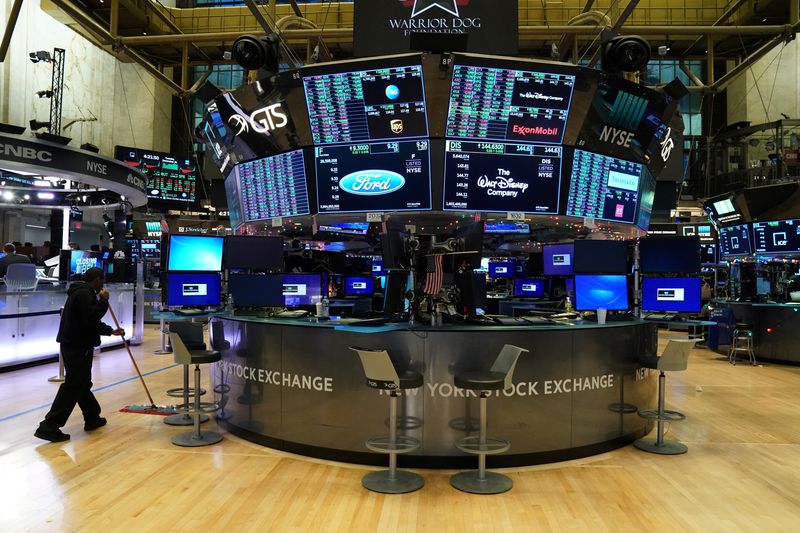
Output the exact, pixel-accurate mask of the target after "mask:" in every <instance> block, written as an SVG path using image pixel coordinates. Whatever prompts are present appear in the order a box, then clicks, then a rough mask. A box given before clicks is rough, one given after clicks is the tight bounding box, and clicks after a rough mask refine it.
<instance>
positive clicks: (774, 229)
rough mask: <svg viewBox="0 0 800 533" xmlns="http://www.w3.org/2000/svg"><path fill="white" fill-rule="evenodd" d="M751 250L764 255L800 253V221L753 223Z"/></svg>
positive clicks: (791, 219)
mask: <svg viewBox="0 0 800 533" xmlns="http://www.w3.org/2000/svg"><path fill="white" fill-rule="evenodd" d="M753 250H754V251H755V252H756V253H764V254H797V253H800V219H797V218H790V219H786V220H773V221H771V222H753Z"/></svg>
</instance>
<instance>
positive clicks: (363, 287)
mask: <svg viewBox="0 0 800 533" xmlns="http://www.w3.org/2000/svg"><path fill="white" fill-rule="evenodd" d="M374 292H375V285H374V280H373V278H371V277H352V278H345V279H344V294H345V295H346V296H364V295H369V296H371V295H372V293H374Z"/></svg>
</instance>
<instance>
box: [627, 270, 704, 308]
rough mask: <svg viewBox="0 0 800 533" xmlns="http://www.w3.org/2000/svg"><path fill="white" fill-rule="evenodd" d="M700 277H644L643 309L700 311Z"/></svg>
mask: <svg viewBox="0 0 800 533" xmlns="http://www.w3.org/2000/svg"><path fill="white" fill-rule="evenodd" d="M700 285H701V282H700V278H644V279H643V280H642V311H653V312H662V313H699V312H700V308H701V303H700Z"/></svg>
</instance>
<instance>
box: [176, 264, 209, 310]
mask: <svg viewBox="0 0 800 533" xmlns="http://www.w3.org/2000/svg"><path fill="white" fill-rule="evenodd" d="M220 285H221V277H220V274H219V273H217V272H169V273H167V305H168V306H170V307H185V306H190V307H207V306H216V305H219V304H220Z"/></svg>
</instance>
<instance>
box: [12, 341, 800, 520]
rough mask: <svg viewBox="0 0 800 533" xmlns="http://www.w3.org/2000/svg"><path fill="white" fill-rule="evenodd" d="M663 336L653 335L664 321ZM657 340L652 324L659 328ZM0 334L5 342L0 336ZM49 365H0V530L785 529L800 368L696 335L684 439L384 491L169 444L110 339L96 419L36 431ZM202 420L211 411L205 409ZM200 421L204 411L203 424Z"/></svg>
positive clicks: (281, 463) (239, 455) (341, 468)
mask: <svg viewBox="0 0 800 533" xmlns="http://www.w3.org/2000/svg"><path fill="white" fill-rule="evenodd" d="M662 337H663V335H662ZM663 340H664V339H663V338H662V341H663ZM156 343H157V336H156V332H155V330H154V329H153V328H152V327H149V328H148V331H147V333H146V336H145V343H144V344H143V345H142V346H140V347H135V348H134V354H135V355H136V357H137V359H138V361H139V365H140V367H141V368H142V371H143V372H154V371H155V373H153V374H151V375H149V376H147V378H146V379H147V381H148V384H149V385H150V388H151V390H152V391H153V393H154V396H155V399H156V401H157V402H164V403H166V402H167V400H168V398H167V397H166V396H165V395H164V393H163V391H164V390H165V389H167V388H169V387H174V386H177V385H179V384H180V382H181V373H180V369H179V368H178V367H174V366H173V363H172V360H171V356H169V355H158V356H157V355H153V354H152V351H153V350H154V349H155V348H156ZM0 349H2V348H0ZM55 373H56V366H55V365H54V364H53V365H46V366H39V367H35V368H31V369H25V370H20V371H16V372H12V373H4V374H0V531H2V532H4V533H7V532H16V531H37V532H38V531H78V530H82V531H103V532H107V531H159V532H161V531H222V530H230V531H237V532H238V531H280V532H284V531H287V532H291V531H297V532H310V531H347V532H352V531H377V532H392V531H426V532H427V531H432V532H436V533H439V532H444V531H453V532H462V531H549V530H568V531H593V532H596V531H634V530H635V531H643V530H650V531H652V530H657V531H678V530H689V531H798V530H800V368H795V367H787V366H779V365H764V366H760V367H751V366H747V365H744V364H740V365H737V366H735V367H734V366H731V365H729V364H728V363H726V362H723V361H719V360H717V355H716V354H713V353H711V352H709V351H706V350H695V351H694V353H693V355H692V358H691V360H690V364H689V370H688V371H687V372H684V373H675V374H671V375H670V376H669V377H668V379H667V384H668V390H667V402H668V405H671V406H672V407H674V408H676V409H678V410H680V411H683V412H685V413H686V414H687V415H688V419H687V420H686V421H685V422H682V423H675V424H672V427H671V428H670V430H671V431H670V434H671V436H672V437H673V438H677V439H680V440H681V441H683V442H685V443H686V444H688V445H689V453H688V454H686V455H682V456H675V457H663V456H655V455H650V454H646V453H643V452H640V451H638V450H636V449H635V448H633V447H632V446H627V447H625V448H623V449H620V450H616V451H614V452H611V453H606V454H602V455H598V456H595V457H591V458H587V459H581V460H576V461H570V462H565V463H557V464H550V465H543V466H536V467H527V468H514V469H506V470H504V472H506V473H507V474H508V475H510V476H511V477H512V478H513V480H514V488H513V490H512V491H511V492H509V493H506V494H503V495H499V496H483V497H481V496H474V495H468V494H463V493H461V492H458V491H456V490H454V489H452V488H451V487H450V486H449V484H448V476H449V474H450V473H451V471H438V470H424V471H420V472H421V473H422V474H423V476H424V477H425V479H426V485H425V487H424V488H423V489H422V490H421V491H418V492H416V493H412V494H407V495H400V496H383V495H377V494H374V493H370V492H368V491H367V490H365V489H363V488H362V487H361V484H360V478H361V476H362V475H363V474H364V473H365V472H367V471H368V470H369V468H367V467H361V466H354V465H347V464H340V463H332V462H327V461H319V460H313V459H307V458H304V457H300V456H295V455H290V454H286V453H281V452H276V451H273V450H270V449H267V448H263V447H260V446H257V445H254V444H251V443H248V442H246V441H243V440H241V439H239V438H237V437H234V436H232V435H226V438H225V440H224V441H223V442H222V443H220V444H218V445H216V446H211V447H206V448H198V449H188V448H178V447H175V446H173V445H172V444H170V440H169V439H170V437H171V436H172V435H173V434H175V433H177V432H181V431H184V429H182V428H173V427H168V426H166V425H164V424H163V422H162V418H161V417H159V416H148V415H141V414H126V413H119V412H118V410H119V409H120V408H121V407H124V406H125V405H129V404H141V403H146V401H145V400H146V397H145V395H144V393H143V392H142V389H141V385H140V384H139V383H138V382H137V381H135V380H131V381H127V382H124V380H128V379H129V378H131V377H132V376H134V375H135V374H134V372H133V369H132V366H131V364H130V362H129V360H128V356H127V354H126V353H125V352H124V351H123V350H114V351H111V352H105V353H103V354H101V355H99V356H97V357H96V358H95V370H94V383H95V387H96V388H99V387H107V388H105V389H103V390H100V391H99V392H97V398H98V399H99V401H100V404H101V405H102V406H103V408H104V414H105V416H106V417H107V418H108V422H109V424H108V426H107V427H104V428H102V429H100V430H98V431H96V432H94V433H91V434H87V433H84V431H83V428H82V420H81V417H80V414H79V412H77V411H76V413H75V414H73V416H72V418H70V421H69V423H68V424H67V426H66V427H65V428H64V430H65V431H66V432H67V433H70V434H71V435H72V440H71V441H69V442H66V443H60V444H48V443H45V442H44V441H41V440H38V439H36V438H35V437H33V431H34V429H35V428H36V425H37V423H38V421H39V420H40V419H41V418H42V417H43V415H44V414H45V412H46V411H47V408H48V407H49V404H50V402H51V401H52V398H53V396H54V394H55V391H56V388H57V386H56V385H54V384H51V383H48V382H47V377H49V376H52V375H54V374H55ZM208 424H211V425H213V424H214V422H209V423H208ZM208 424H207V425H208Z"/></svg>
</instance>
